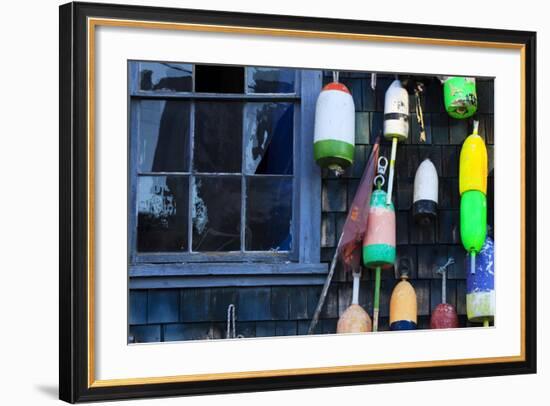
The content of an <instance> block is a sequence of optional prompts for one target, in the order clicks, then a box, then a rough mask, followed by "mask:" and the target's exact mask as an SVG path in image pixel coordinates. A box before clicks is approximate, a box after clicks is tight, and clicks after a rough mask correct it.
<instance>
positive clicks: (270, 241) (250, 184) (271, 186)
mask: <svg viewBox="0 0 550 406" xmlns="http://www.w3.org/2000/svg"><path fill="white" fill-rule="evenodd" d="M246 196H247V200H246V230H245V240H246V250H247V251H266V250H280V251H288V250H290V247H291V235H290V225H291V219H292V178H287V177H284V178H282V177H263V176H262V177H250V178H248V179H247V190H246Z"/></svg>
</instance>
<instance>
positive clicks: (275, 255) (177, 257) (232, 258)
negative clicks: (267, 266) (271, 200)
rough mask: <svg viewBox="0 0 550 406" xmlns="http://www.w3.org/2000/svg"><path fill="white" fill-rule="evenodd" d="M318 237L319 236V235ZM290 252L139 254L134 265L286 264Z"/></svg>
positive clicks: (289, 257)
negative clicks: (207, 263) (203, 263)
mask: <svg viewBox="0 0 550 406" xmlns="http://www.w3.org/2000/svg"><path fill="white" fill-rule="evenodd" d="M317 235H318V234H317ZM291 260H292V258H291V253H290V252H288V251H260V252H258V251H248V252H244V253H243V252H240V251H229V252H182V253H146V254H145V253H139V254H136V256H135V258H134V259H133V262H132V264H168V263H200V262H210V263H220V262H222V263H229V262H241V263H242V262H262V263H263V262H267V263H284V262H288V261H291Z"/></svg>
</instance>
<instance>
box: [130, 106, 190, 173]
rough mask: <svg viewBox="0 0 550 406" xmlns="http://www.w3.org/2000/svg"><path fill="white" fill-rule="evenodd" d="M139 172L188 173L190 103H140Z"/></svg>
mask: <svg viewBox="0 0 550 406" xmlns="http://www.w3.org/2000/svg"><path fill="white" fill-rule="evenodd" d="M140 107H141V109H140V114H139V136H138V140H139V141H138V143H139V145H138V150H139V152H138V154H139V155H138V170H139V172H187V171H189V114H190V113H189V102H184V101H170V100H168V101H164V100H142V101H141V103H140Z"/></svg>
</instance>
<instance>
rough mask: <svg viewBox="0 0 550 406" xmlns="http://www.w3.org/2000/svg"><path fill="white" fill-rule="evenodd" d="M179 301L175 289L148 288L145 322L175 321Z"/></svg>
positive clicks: (176, 319)
mask: <svg viewBox="0 0 550 406" xmlns="http://www.w3.org/2000/svg"><path fill="white" fill-rule="evenodd" d="M131 288H132V287H130V289H131ZM179 301H180V297H179V291H178V290H177V289H166V290H150V291H149V293H148V300H147V323H148V324H152V323H174V322H177V321H178V320H179V307H180V304H179Z"/></svg>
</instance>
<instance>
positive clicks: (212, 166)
mask: <svg viewBox="0 0 550 406" xmlns="http://www.w3.org/2000/svg"><path fill="white" fill-rule="evenodd" d="M242 110H243V105H242V103H241V102H197V103H196V112H195V139H194V144H195V149H194V157H193V162H194V169H195V171H197V172H207V173H216V172H226V173H239V172H241V161H242V131H243V117H242V116H243V112H242Z"/></svg>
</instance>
